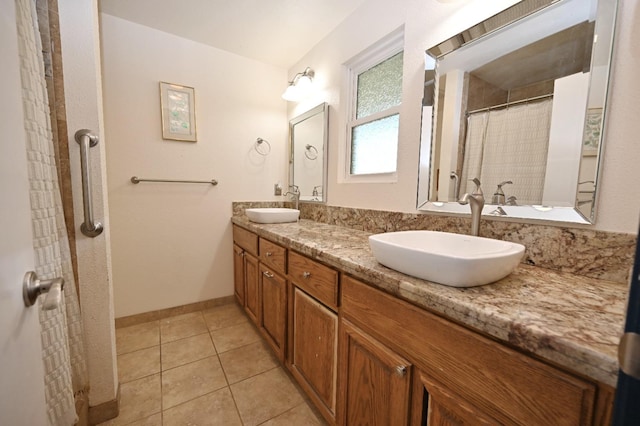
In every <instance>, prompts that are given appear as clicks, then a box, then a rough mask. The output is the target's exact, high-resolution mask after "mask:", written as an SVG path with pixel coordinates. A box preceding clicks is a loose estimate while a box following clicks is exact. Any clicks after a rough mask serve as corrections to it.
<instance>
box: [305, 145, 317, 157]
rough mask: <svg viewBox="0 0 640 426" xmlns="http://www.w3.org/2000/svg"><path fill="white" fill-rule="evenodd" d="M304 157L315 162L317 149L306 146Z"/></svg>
mask: <svg viewBox="0 0 640 426" xmlns="http://www.w3.org/2000/svg"><path fill="white" fill-rule="evenodd" d="M304 156H305V157H307V158H308V159H309V160H315V159H316V158H318V149H317V148H316V147H315V146H313V145H309V144H307V146H305V147H304Z"/></svg>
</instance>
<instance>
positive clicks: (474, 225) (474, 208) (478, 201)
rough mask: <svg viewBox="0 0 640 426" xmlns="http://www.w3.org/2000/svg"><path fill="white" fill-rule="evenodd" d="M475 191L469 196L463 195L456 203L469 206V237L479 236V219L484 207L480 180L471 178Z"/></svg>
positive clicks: (467, 194)
mask: <svg viewBox="0 0 640 426" xmlns="http://www.w3.org/2000/svg"><path fill="white" fill-rule="evenodd" d="M471 180H473V183H475V184H476V189H475V190H474V191H473V192H472V193H471V194H469V193H468V192H467V193H465V194H464V195H463V196H462V198H461V199H460V200H458V202H459V203H460V204H462V205H466V204H469V206H470V207H471V235H475V236H478V235H480V217H481V216H482V208H483V207H484V194H483V193H482V189H481V188H480V180H479V179H478V178H473V179H471Z"/></svg>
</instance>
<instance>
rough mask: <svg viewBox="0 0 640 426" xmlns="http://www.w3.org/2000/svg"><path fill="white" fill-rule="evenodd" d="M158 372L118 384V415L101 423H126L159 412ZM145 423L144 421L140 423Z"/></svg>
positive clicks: (107, 425)
mask: <svg viewBox="0 0 640 426" xmlns="http://www.w3.org/2000/svg"><path fill="white" fill-rule="evenodd" d="M161 408H162V405H161V392H160V374H154V375H153V376H149V377H144V378H142V379H138V380H134V381H132V382H129V383H123V384H121V385H120V415H118V417H116V418H115V419H112V420H109V421H108V422H105V423H102V425H105V426H119V425H128V424H130V423H132V422H134V421H136V420H143V419H146V418H147V417H149V416H151V415H153V414H156V413H160V410H161ZM142 424H145V423H142Z"/></svg>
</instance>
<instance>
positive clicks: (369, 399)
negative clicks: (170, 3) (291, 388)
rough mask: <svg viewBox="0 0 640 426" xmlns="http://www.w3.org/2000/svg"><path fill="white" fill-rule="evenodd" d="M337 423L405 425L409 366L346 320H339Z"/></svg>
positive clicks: (407, 413)
mask: <svg viewBox="0 0 640 426" xmlns="http://www.w3.org/2000/svg"><path fill="white" fill-rule="evenodd" d="M339 359H340V363H341V365H340V367H339V368H340V378H339V383H340V396H339V398H340V401H341V404H340V405H339V410H340V415H339V419H340V424H341V425H380V426H382V425H398V426H401V425H406V424H407V422H408V418H409V394H410V384H411V370H412V366H411V364H409V362H408V361H407V360H406V359H404V358H403V357H402V356H400V355H398V354H397V353H395V352H393V351H392V350H391V349H389V348H388V347H386V346H384V345H383V344H381V343H380V342H378V341H377V340H375V339H374V338H372V337H371V336H369V335H367V334H366V333H364V332H363V331H361V330H359V329H358V328H357V327H355V326H354V325H352V324H351V323H350V322H349V321H346V320H341V322H340V358H339Z"/></svg>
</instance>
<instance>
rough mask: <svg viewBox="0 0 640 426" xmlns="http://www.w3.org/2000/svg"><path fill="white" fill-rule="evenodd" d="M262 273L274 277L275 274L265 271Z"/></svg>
mask: <svg viewBox="0 0 640 426" xmlns="http://www.w3.org/2000/svg"><path fill="white" fill-rule="evenodd" d="M262 275H264V276H265V277H267V278H273V274H272V273H271V272H267V271H264V272H263V273H262Z"/></svg>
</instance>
